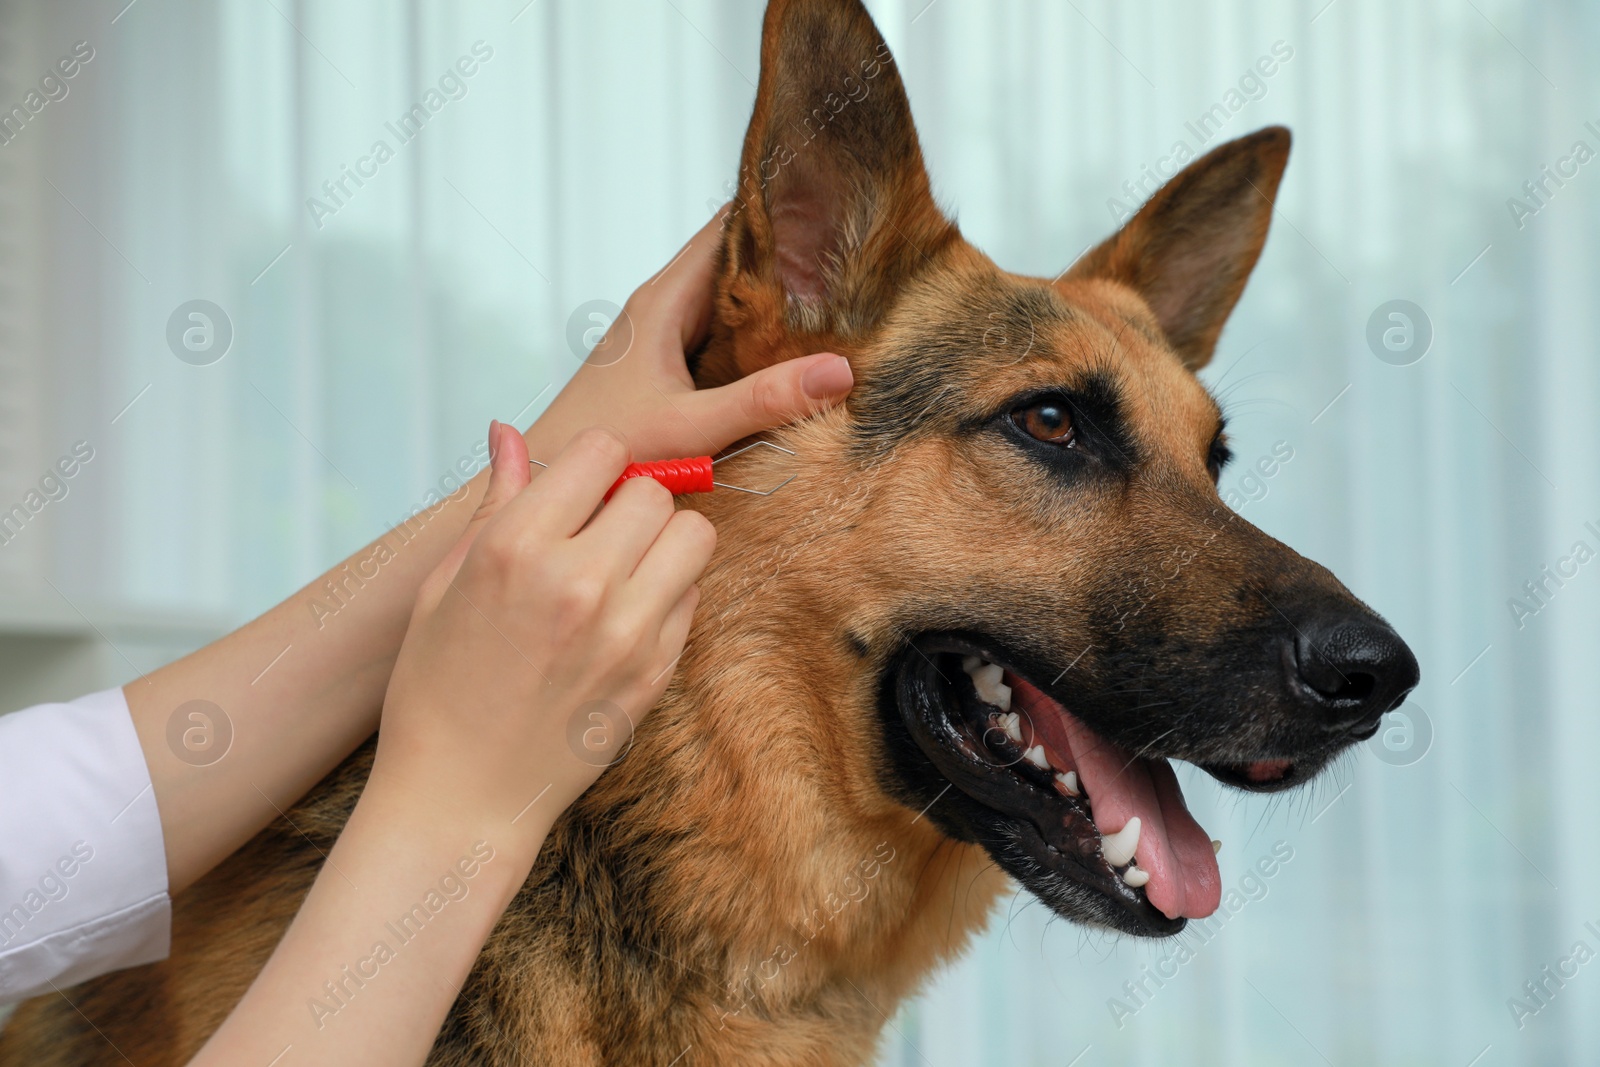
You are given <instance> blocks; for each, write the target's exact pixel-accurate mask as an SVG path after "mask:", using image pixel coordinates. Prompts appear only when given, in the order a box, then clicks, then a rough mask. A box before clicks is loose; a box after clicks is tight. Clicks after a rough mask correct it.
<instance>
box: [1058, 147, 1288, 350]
mask: <svg viewBox="0 0 1600 1067" xmlns="http://www.w3.org/2000/svg"><path fill="white" fill-rule="evenodd" d="M1288 162H1289V131H1288V130H1286V129H1284V128H1283V127H1282V126H1269V127H1267V128H1266V129H1264V130H1257V131H1256V132H1255V133H1252V134H1250V135H1249V136H1247V137H1241V138H1239V139H1238V140H1236V141H1229V142H1228V143H1227V144H1225V145H1221V146H1220V147H1218V148H1216V149H1213V150H1212V151H1210V152H1208V153H1206V154H1205V155H1203V156H1201V157H1200V158H1199V159H1197V160H1195V161H1194V162H1193V163H1191V164H1189V165H1188V166H1187V167H1185V168H1184V169H1183V170H1182V171H1180V172H1179V173H1178V174H1177V175H1176V176H1175V177H1174V178H1173V179H1172V180H1171V181H1169V182H1167V184H1166V185H1164V186H1162V187H1161V188H1160V189H1159V190H1157V192H1156V194H1155V195H1154V196H1152V197H1151V198H1150V200H1149V202H1148V203H1146V204H1145V205H1144V207H1142V208H1140V209H1139V213H1138V214H1137V215H1135V216H1134V217H1133V218H1131V219H1129V220H1128V223H1127V225H1125V226H1123V228H1122V229H1121V230H1120V231H1118V232H1117V234H1116V235H1115V236H1113V237H1111V238H1109V239H1107V240H1106V241H1105V242H1104V243H1103V244H1101V245H1100V246H1099V247H1097V248H1095V249H1094V251H1092V252H1089V253H1088V254H1087V255H1085V256H1084V257H1083V258H1082V259H1081V260H1079V261H1078V262H1077V263H1076V264H1074V265H1073V267H1072V270H1071V271H1069V272H1068V273H1067V277H1068V278H1109V279H1111V280H1113V281H1118V282H1121V283H1123V284H1124V285H1127V286H1129V287H1131V288H1133V289H1134V290H1136V291H1137V292H1138V293H1139V295H1140V296H1142V297H1144V299H1145V302H1146V303H1147V304H1149V305H1150V310H1151V311H1153V312H1154V313H1155V316H1156V319H1157V321H1159V322H1160V323H1161V329H1162V331H1163V332H1164V333H1165V334H1166V336H1167V340H1168V342H1169V343H1170V344H1171V345H1172V347H1173V349H1174V350H1176V351H1177V353H1178V356H1179V358H1181V359H1182V360H1183V363H1184V365H1185V366H1186V367H1188V368H1189V369H1190V370H1199V369H1200V368H1201V367H1203V366H1205V365H1206V364H1207V363H1209V362H1210V361H1211V354H1212V352H1213V351H1214V350H1215V348H1216V345H1217V336H1218V335H1219V334H1221V333H1222V324H1223V323H1224V322H1226V321H1227V319H1228V315H1229V314H1230V313H1231V312H1232V311H1233V306H1234V305H1235V304H1237V303H1238V302H1239V294H1240V293H1242V292H1244V283H1245V282H1246V281H1247V280H1248V279H1249V277H1250V271H1251V270H1252V269H1253V268H1254V267H1255V265H1256V260H1257V259H1258V258H1259V257H1260V255H1261V246H1262V244H1264V243H1265V242H1266V239H1267V227H1268V225H1269V224H1270V223H1271V222H1272V202H1273V199H1274V198H1275V197H1276V196H1277V193H1278V181H1279V179H1281V178H1282V177H1283V168H1284V165H1285V164H1286V163H1288Z"/></svg>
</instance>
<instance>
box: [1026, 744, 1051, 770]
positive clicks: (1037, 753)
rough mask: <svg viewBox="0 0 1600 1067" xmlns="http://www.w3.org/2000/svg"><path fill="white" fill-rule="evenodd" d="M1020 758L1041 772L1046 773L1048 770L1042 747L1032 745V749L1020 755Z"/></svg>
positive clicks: (1047, 762) (1048, 766)
mask: <svg viewBox="0 0 1600 1067" xmlns="http://www.w3.org/2000/svg"><path fill="white" fill-rule="evenodd" d="M1022 758H1023V759H1025V760H1027V761H1028V762H1029V763H1031V764H1033V765H1034V766H1035V767H1037V768H1039V769H1040V770H1041V771H1048V770H1049V769H1050V761H1049V760H1048V759H1046V758H1045V755H1044V746H1043V745H1034V746H1033V747H1032V748H1030V749H1028V751H1026V752H1024V753H1023V754H1022Z"/></svg>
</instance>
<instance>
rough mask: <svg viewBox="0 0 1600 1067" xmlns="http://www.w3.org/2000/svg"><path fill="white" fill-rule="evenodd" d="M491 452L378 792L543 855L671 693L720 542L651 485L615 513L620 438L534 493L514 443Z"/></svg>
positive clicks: (537, 483) (419, 618)
mask: <svg viewBox="0 0 1600 1067" xmlns="http://www.w3.org/2000/svg"><path fill="white" fill-rule="evenodd" d="M490 445H491V454H492V460H491V473H490V479H489V489H488V491H487V493H486V494H485V496H484V499H483V503H482V504H481V505H480V506H479V509H478V512H477V514H476V515H475V516H474V518H473V520H472V522H471V523H470V524H469V526H468V528H467V531H466V533H465V534H464V535H463V536H462V538H461V541H460V542H459V543H458V544H457V545H456V547H455V548H454V549H453V550H452V551H451V552H450V553H449V554H448V555H447V556H446V557H445V559H444V560H443V562H441V563H440V564H439V566H438V568H437V569H436V570H435V571H434V572H433V574H432V575H430V576H429V578H428V579H427V580H426V581H425V582H424V583H423V587H422V590H421V592H420V593H419V595H418V598H417V606H416V610H415V612H414V614H413V617H412V622H411V627H410V629H409V630H408V631H407V634H406V638H405V642H404V644H403V645H402V646H401V649H400V657H399V661H398V662H397V664H396V666H395V671H394V676H393V678H392V679H391V681H390V684H389V692H388V696H387V698H386V700H385V702H384V709H383V718H382V723H381V726H380V728H379V733H378V753H377V758H376V762H375V764H374V769H373V774H372V780H373V783H375V784H378V785H379V787H380V788H391V789H392V788H393V787H396V786H398V787H399V790H400V791H401V792H403V793H404V794H406V795H407V796H409V797H410V798H411V799H412V801H417V800H423V801H424V802H425V806H426V807H427V808H428V809H429V810H434V811H437V812H438V813H439V814H440V815H441V816H442V817H447V818H450V819H451V820H452V821H454V822H457V823H464V824H467V825H479V826H482V827H484V828H485V830H486V832H487V831H489V830H492V831H493V838H494V840H497V841H505V840H507V839H508V838H510V839H511V840H513V841H514V842H517V843H524V842H529V843H531V844H532V845H533V848H535V849H536V848H537V847H538V843H539V841H541V840H542V838H543V834H544V832H545V831H547V830H548V828H549V826H550V824H551V823H552V822H553V821H554V819H555V816H556V815H557V814H559V813H560V812H561V811H562V810H563V809H564V808H565V807H566V806H567V805H568V804H570V803H571V802H572V801H573V800H575V799H577V797H578V795H579V794H580V793H582V792H583V791H584V790H585V789H587V788H588V787H589V785H590V784H592V783H593V781H594V780H595V779H596V778H597V777H599V775H600V772H601V771H602V770H603V769H604V767H605V765H606V763H607V759H608V758H614V756H615V754H616V753H618V752H620V751H622V746H623V745H624V744H625V743H626V741H627V739H628V737H629V736H630V735H631V724H633V723H637V722H638V721H639V719H640V718H641V717H642V716H643V715H644V714H645V713H646V712H647V711H649V710H650V708H651V706H652V705H653V704H654V703H655V701H656V699H657V698H658V697H659V696H660V695H661V692H662V690H664V689H665V688H666V685H667V682H668V680H669V678H670V676H671V671H672V667H673V665H674V663H675V662H676V660H677V658H678V655H679V654H680V652H681V651H682V648H683V642H684V639H685V637H686V636H687V634H688V630H689V622H690V616H691V615H692V614H693V612H694V607H695V604H696V602H697V601H698V599H699V594H698V590H697V588H696V587H695V584H694V583H695V580H696V579H697V578H698V577H699V575H700V572H701V571H702V570H703V569H704V568H705V565H706V563H707V562H708V561H709V560H710V558H711V552H712V549H713V548H714V547H715V544H716V533H715V531H714V530H713V529H712V527H711V523H710V522H709V521H708V520H706V519H705V517H704V516H702V515H700V514H699V513H698V512H694V511H676V510H675V508H674V505H673V501H672V496H671V494H670V493H668V492H667V490H666V489H664V488H662V487H661V486H660V485H658V484H657V483H655V482H654V481H652V480H650V479H648V478H635V479H631V480H629V481H627V482H625V483H624V484H623V485H622V486H621V487H620V488H619V489H618V490H617V492H616V493H615V494H614V495H613V496H612V498H611V500H610V502H609V503H607V504H605V505H604V506H601V499H602V497H603V496H604V494H605V492H606V490H607V489H609V488H610V487H611V485H612V483H613V482H614V481H615V480H616V478H617V476H618V475H619V474H621V472H622V469H623V467H624V466H625V465H626V464H627V463H628V460H629V452H628V448H627V445H626V444H625V443H624V442H623V441H622V440H621V439H620V438H619V437H618V436H617V435H615V434H613V433H610V432H608V431H606V430H601V429H590V430H586V431H583V432H582V433H580V434H578V436H577V437H575V438H574V439H573V440H572V442H571V443H570V444H569V445H567V447H566V448H565V449H563V450H562V451H561V453H560V455H558V456H556V457H554V458H553V460H552V462H551V464H550V468H549V469H548V470H547V471H544V472H542V473H540V475H539V477H538V478H537V479H536V480H534V481H533V483H532V484H531V485H530V484H529V468H528V454H527V450H526V446H525V444H524V442H523V439H522V437H521V436H520V435H518V434H517V433H516V431H515V430H514V429H512V428H511V427H510V426H505V425H502V424H499V423H496V424H495V425H494V426H493V427H491V430H490ZM597 508H598V509H599V510H598V511H596V509H597ZM574 723H576V724H577V726H576V728H574V725H573V724H574ZM596 730H598V731H600V732H602V733H603V734H606V735H607V736H603V737H599V738H595V737H593V732H594V731H596ZM574 736H576V737H579V738H582V739H583V741H582V743H579V742H577V741H574V740H573V738H574ZM591 742H596V743H591ZM597 753H598V754H599V756H600V758H595V757H596V754H597ZM369 788H370V787H369ZM535 798H537V800H535ZM530 805H531V806H530ZM525 858H526V859H527V860H528V861H529V862H531V858H532V855H531V852H527V853H526V855H525Z"/></svg>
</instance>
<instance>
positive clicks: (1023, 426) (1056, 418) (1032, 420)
mask: <svg viewBox="0 0 1600 1067" xmlns="http://www.w3.org/2000/svg"><path fill="white" fill-rule="evenodd" d="M1011 421H1012V422H1014V423H1016V424H1017V428H1018V429H1020V430H1022V431H1023V432H1024V433H1026V434H1027V435H1028V436H1029V437H1032V438H1034V439H1035V440H1037V441H1044V442H1045V443H1047V444H1052V445H1066V446H1070V445H1071V444H1072V441H1073V432H1072V414H1071V413H1070V412H1069V411H1068V410H1067V406H1066V405H1065V404H1063V403H1061V402H1060V401H1059V400H1041V401H1039V402H1038V403H1037V404H1032V405H1030V406H1028V407H1025V408H1018V409H1017V410H1016V411H1013V412H1012V413H1011Z"/></svg>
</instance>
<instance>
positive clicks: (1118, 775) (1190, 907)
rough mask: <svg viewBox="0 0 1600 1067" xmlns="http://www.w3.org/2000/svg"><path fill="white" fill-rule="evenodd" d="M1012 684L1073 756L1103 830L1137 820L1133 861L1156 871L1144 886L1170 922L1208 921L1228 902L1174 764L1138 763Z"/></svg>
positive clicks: (1049, 738) (1048, 740)
mask: <svg viewBox="0 0 1600 1067" xmlns="http://www.w3.org/2000/svg"><path fill="white" fill-rule="evenodd" d="M1006 680H1007V682H1009V683H1010V684H1011V686H1012V690H1013V699H1014V700H1020V702H1021V704H1022V707H1023V709H1024V710H1025V711H1026V712H1027V715H1028V717H1029V719H1031V720H1032V722H1033V725H1034V728H1035V729H1037V730H1038V731H1039V733H1040V734H1042V735H1043V739H1044V741H1045V744H1046V745H1048V746H1049V747H1050V748H1053V749H1055V750H1056V751H1057V752H1059V753H1063V754H1065V753H1068V752H1070V753H1071V756H1072V760H1073V762H1074V763H1076V764H1077V769H1078V779H1079V781H1080V782H1081V783H1082V785H1083V789H1084V792H1086V793H1087V794H1088V795H1089V804H1090V807H1091V808H1092V809H1093V811H1094V823H1095V827H1096V828H1097V829H1098V830H1099V831H1100V833H1101V834H1102V835H1105V834H1113V833H1116V832H1117V831H1118V830H1121V829H1122V828H1123V827H1124V826H1126V825H1127V824H1128V820H1129V819H1131V818H1133V817H1135V816H1137V817H1138V819H1139V824H1140V828H1139V847H1138V848H1137V849H1136V850H1135V852H1134V862H1135V863H1137V864H1138V865H1139V866H1140V867H1141V868H1142V869H1143V870H1146V871H1148V872H1149V873H1150V881H1149V882H1147V883H1145V887H1144V889H1145V896H1146V897H1148V898H1149V900H1150V903H1151V904H1153V905H1154V906H1155V907H1156V908H1157V909H1158V910H1159V911H1160V912H1161V914H1163V915H1165V916H1167V918H1169V919H1175V918H1177V917H1178V916H1180V915H1182V916H1187V917H1189V918H1191V919H1203V918H1205V917H1206V916H1208V915H1210V914H1211V913H1212V912H1214V911H1216V910H1217V904H1218V903H1219V902H1220V901H1221V899H1222V875H1221V873H1220V872H1219V871H1218V869H1217V857H1216V853H1215V852H1213V851H1212V848H1211V839H1210V837H1209V836H1207V834H1206V832H1205V831H1204V830H1203V829H1201V827H1200V824H1199V823H1197V822H1195V821H1194V817H1193V816H1192V815H1190V814H1189V809H1188V807H1187V806H1186V805H1185V804H1184V802H1183V792H1182V790H1181V789H1180V788H1179V787H1178V778H1177V776H1176V775H1175V774H1173V773H1172V766H1171V764H1169V763H1168V762H1167V761H1166V760H1164V759H1135V758H1134V757H1133V756H1132V755H1130V754H1129V753H1128V752H1127V751H1126V750H1124V749H1122V748H1120V747H1118V746H1117V745H1114V744H1112V743H1111V742H1110V741H1107V740H1106V739H1105V738H1103V737H1101V736H1100V735H1099V734H1097V733H1095V732H1094V731H1093V730H1091V729H1089V728H1088V727H1087V726H1085V725H1084V724H1083V723H1082V722H1080V721H1079V720H1078V719H1077V718H1075V717H1074V716H1073V715H1072V714H1071V713H1070V712H1068V711H1067V710H1066V709H1065V708H1063V707H1062V706H1061V705H1060V704H1058V703H1056V702H1055V701H1054V700H1051V699H1050V698H1049V697H1047V696H1045V695H1044V693H1042V692H1040V691H1039V690H1038V689H1036V688H1035V687H1033V686H1032V685H1029V684H1028V683H1027V682H1026V681H1024V680H1023V679H1021V678H1016V677H1014V676H1013V677H1008V678H1007V679H1006Z"/></svg>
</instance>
